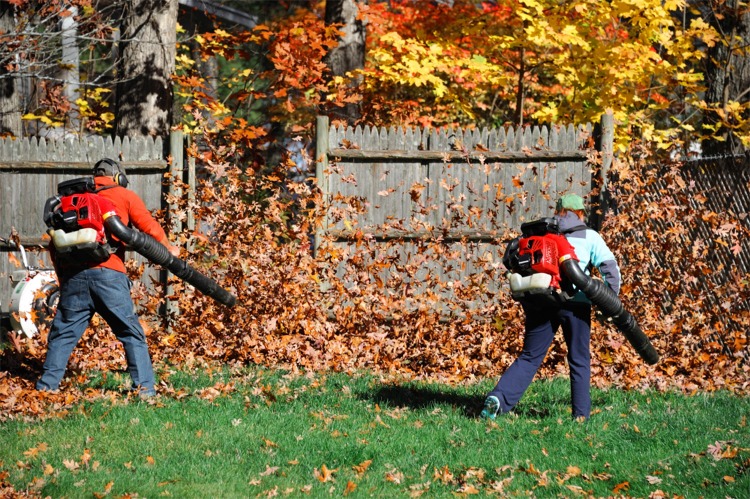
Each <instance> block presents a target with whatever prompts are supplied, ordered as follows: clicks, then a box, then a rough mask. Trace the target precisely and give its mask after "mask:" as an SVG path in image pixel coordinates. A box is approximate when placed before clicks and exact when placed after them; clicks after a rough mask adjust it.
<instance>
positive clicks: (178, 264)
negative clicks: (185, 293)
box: [104, 215, 237, 307]
mask: <svg viewBox="0 0 750 499" xmlns="http://www.w3.org/2000/svg"><path fill="white" fill-rule="evenodd" d="M104 226H105V227H106V228H107V230H109V231H110V232H111V233H112V234H113V235H114V236H115V237H116V238H118V239H119V240H121V241H123V242H124V243H125V244H127V245H128V246H130V247H131V248H132V249H133V250H135V251H137V252H138V253H139V254H141V255H143V256H144V257H146V258H148V260H149V261H151V262H153V263H155V264H157V265H161V266H162V267H164V268H165V269H167V270H169V271H170V272H172V273H173V274H174V275H176V276H177V277H179V278H180V279H182V280H183V281H185V282H187V283H189V284H192V285H193V286H194V287H195V289H197V290H198V291H200V292H202V293H203V294H205V295H207V296H210V297H211V298H213V299H214V300H216V301H218V302H219V303H222V304H224V305H226V306H228V307H233V306H234V305H235V303H236V302H237V297H235V296H234V295H233V294H231V293H230V292H228V291H227V290H225V289H224V288H222V287H221V286H219V284H218V283H217V282H216V281H214V280H213V279H211V278H210V277H206V276H205V275H203V274H201V273H200V272H198V271H197V270H195V269H194V268H193V267H191V266H190V265H188V263H187V262H185V261H183V260H180V259H179V258H177V257H175V256H173V255H172V254H171V253H170V252H169V250H167V248H166V247H165V246H164V245H163V244H161V243H160V242H158V241H157V240H156V239H154V238H153V237H151V236H149V235H148V234H145V233H143V232H140V231H138V230H135V229H131V228H129V227H127V226H126V225H125V224H124V223H122V220H120V217H118V216H117V215H110V216H109V217H107V218H106V219H105V220H104Z"/></svg>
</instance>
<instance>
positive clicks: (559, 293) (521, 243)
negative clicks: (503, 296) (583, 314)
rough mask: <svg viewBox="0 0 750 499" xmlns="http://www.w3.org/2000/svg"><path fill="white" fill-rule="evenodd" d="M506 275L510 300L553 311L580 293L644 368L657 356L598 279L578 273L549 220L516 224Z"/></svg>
mask: <svg viewBox="0 0 750 499" xmlns="http://www.w3.org/2000/svg"><path fill="white" fill-rule="evenodd" d="M503 264H504V265H505V267H506V268H507V269H508V270H510V273H509V274H508V278H509V280H510V289H511V296H512V297H513V299H515V300H517V301H519V302H522V303H524V304H527V305H529V306H531V307H536V308H539V307H554V306H559V305H560V304H562V303H564V302H565V301H567V300H569V299H570V298H572V297H573V295H575V293H576V291H578V290H580V291H582V292H583V294H585V295H586V297H587V298H588V299H589V300H591V303H593V304H594V305H595V306H596V307H597V308H598V309H599V311H601V313H602V314H603V315H604V316H605V317H611V318H612V323H613V324H614V325H615V327H617V329H618V330H619V331H620V332H621V333H622V334H623V335H624V336H625V338H626V339H627V340H628V342H629V343H630V344H631V345H632V346H633V348H635V351H636V352H638V354H639V355H640V356H641V358H643V360H645V361H646V362H647V363H648V364H656V363H657V362H658V361H659V354H658V353H657V352H656V349H654V347H653V345H651V342H650V341H649V339H648V336H646V335H645V334H644V333H643V331H642V330H641V327H640V326H639V325H638V322H637V321H636V320H635V318H634V317H633V316H632V315H631V314H630V312H628V311H627V310H625V308H624V307H623V305H622V302H621V301H620V299H619V298H618V296H617V294H616V293H615V292H614V291H612V289H610V287H609V286H607V284H605V283H604V282H603V281H601V280H599V279H592V278H591V277H590V276H588V275H586V273H585V272H584V271H583V270H581V267H580V266H579V265H578V257H577V256H576V254H575V250H574V249H573V246H571V244H570V243H569V242H568V240H567V239H566V238H565V236H564V235H563V234H561V233H560V230H559V227H558V225H557V221H556V220H555V219H554V218H542V219H539V220H536V221H533V222H528V223H525V224H522V225H521V237H519V238H516V239H513V240H512V241H511V242H510V243H509V244H508V246H507V248H506V250H505V254H504V256H503Z"/></svg>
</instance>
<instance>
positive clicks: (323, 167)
mask: <svg viewBox="0 0 750 499" xmlns="http://www.w3.org/2000/svg"><path fill="white" fill-rule="evenodd" d="M329 146H330V144H329V143H328V116H318V118H317V120H316V122H315V179H316V182H317V184H318V189H320V192H321V202H322V203H323V206H322V208H323V210H325V211H324V213H323V220H322V225H321V227H320V228H319V229H318V230H317V231H316V234H315V251H316V252H317V249H318V246H319V245H320V234H321V232H323V231H325V230H327V229H328V211H327V205H328V195H329V192H328V149H329Z"/></svg>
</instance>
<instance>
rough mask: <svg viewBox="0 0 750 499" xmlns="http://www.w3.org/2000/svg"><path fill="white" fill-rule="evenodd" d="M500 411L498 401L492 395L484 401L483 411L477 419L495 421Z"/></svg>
mask: <svg viewBox="0 0 750 499" xmlns="http://www.w3.org/2000/svg"><path fill="white" fill-rule="evenodd" d="M499 411H500V400H499V399H498V398H497V397H495V396H494V395H490V396H489V397H487V398H486V399H485V400H484V409H482V413H481V414H480V415H479V417H481V418H483V419H495V418H496V417H497V413H498V412H499Z"/></svg>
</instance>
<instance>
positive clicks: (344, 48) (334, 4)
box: [326, 0, 365, 124]
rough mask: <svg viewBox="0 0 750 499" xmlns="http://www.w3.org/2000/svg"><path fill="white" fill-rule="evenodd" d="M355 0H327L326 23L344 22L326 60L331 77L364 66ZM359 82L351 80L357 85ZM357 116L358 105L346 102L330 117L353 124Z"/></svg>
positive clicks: (363, 46) (363, 32) (342, 74)
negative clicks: (335, 44) (336, 43)
mask: <svg viewBox="0 0 750 499" xmlns="http://www.w3.org/2000/svg"><path fill="white" fill-rule="evenodd" d="M358 12H359V10H358V9H357V4H356V2H355V0H326V25H331V24H343V27H342V28H341V31H342V32H343V35H342V36H341V38H340V43H339V46H338V47H336V48H335V49H333V50H331V51H330V52H329V53H328V56H327V57H326V63H327V64H328V67H329V68H330V70H331V73H332V75H333V76H346V74H347V73H348V72H349V71H352V70H355V69H362V68H364V67H365V26H364V24H363V23H362V21H360V20H358V19H357V14H358ZM358 84H359V81H358V80H357V81H352V87H356V86H357V85H358ZM359 117H360V110H359V106H358V105H357V104H347V105H346V107H345V108H344V109H335V110H332V112H331V118H333V119H337V118H338V119H343V120H345V121H346V122H347V123H349V124H354V123H355V122H356V121H357V120H358V119H359Z"/></svg>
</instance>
